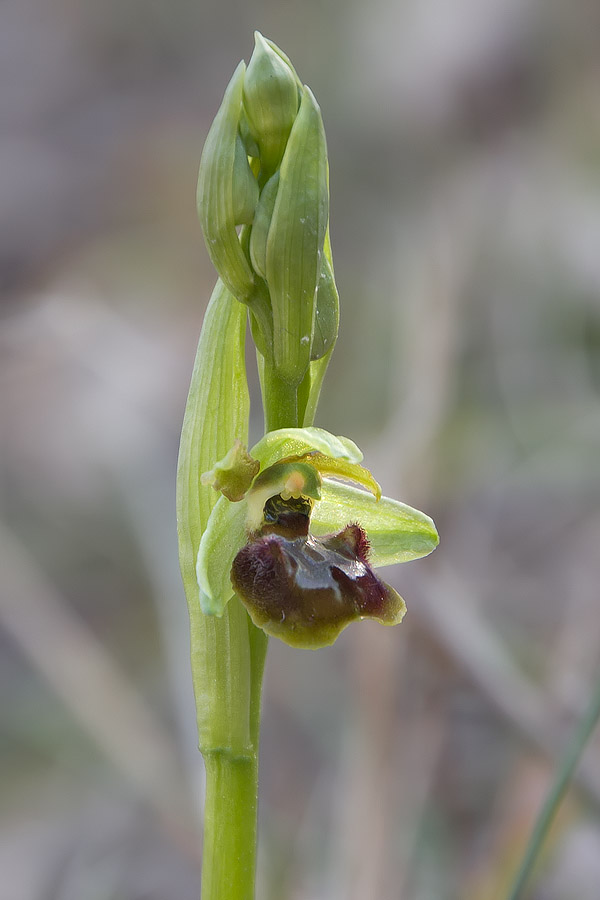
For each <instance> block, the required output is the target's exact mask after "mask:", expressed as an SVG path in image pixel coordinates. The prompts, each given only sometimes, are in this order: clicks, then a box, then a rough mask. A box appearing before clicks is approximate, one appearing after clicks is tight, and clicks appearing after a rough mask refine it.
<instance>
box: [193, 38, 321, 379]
mask: <svg viewBox="0 0 600 900" xmlns="http://www.w3.org/2000/svg"><path fill="white" fill-rule="evenodd" d="M255 39H256V45H255V49H254V53H253V54H252V58H251V60H250V62H249V64H248V67H247V68H246V66H245V64H244V62H240V64H239V65H238V67H237V69H236V70H235V72H234V74H233V77H232V79H231V81H230V82H229V85H228V87H227V90H226V91H225V96H224V98H223V102H222V104H221V107H220V109H219V111H218V113H217V115H216V117H215V120H214V122H213V124H212V126H211V129H210V132H209V134H208V137H207V140H206V144H205V147H204V152H203V154H202V161H201V163H200V176H199V181H198V206H199V213H200V221H201V223H202V229H203V231H204V236H205V239H206V245H207V248H208V252H209V254H210V257H211V260H212V262H213V265H214V266H215V268H216V270H217V272H218V273H219V276H220V278H221V280H222V281H223V283H224V284H225V286H226V287H227V288H228V290H229V291H230V292H231V293H232V294H233V295H234V297H236V299H237V300H239V301H240V302H242V303H245V304H247V305H248V307H249V310H250V320H251V325H252V334H253V337H254V340H255V342H256V345H257V348H258V350H259V352H260V353H261V354H262V355H263V357H265V360H267V361H268V363H269V365H270V366H272V367H273V368H274V370H275V371H276V372H277V374H278V375H279V377H280V378H282V379H284V380H285V381H287V382H288V383H290V384H291V385H299V384H300V382H301V381H302V379H303V378H304V376H305V375H306V373H307V371H308V368H309V365H310V363H311V361H314V360H318V359H321V358H322V357H323V356H325V355H326V354H327V353H329V351H330V350H331V349H332V347H333V345H334V343H335V339H336V337H337V329H338V315H339V314H338V294H337V289H336V286H335V280H334V275H333V267H332V264H331V254H330V250H329V239H328V219H329V188H328V168H327V147H326V142H325V132H324V130H323V122H322V119H321V112H320V109H319V106H318V104H317V102H316V100H315V98H314V96H313V94H312V92H311V91H310V89H309V88H308V87H306V86H303V85H302V83H301V82H300V80H299V78H298V76H297V74H296V72H295V70H294V68H293V66H292V65H291V63H290V61H289V60H288V59H287V57H286V56H285V54H284V53H282V51H281V50H279V48H277V47H276V46H275V45H274V44H272V43H271V42H270V41H268V40H266V39H264V38H263V37H262V36H261V35H260V34H258V33H257V34H256V35H255ZM240 226H241V227H240Z"/></svg>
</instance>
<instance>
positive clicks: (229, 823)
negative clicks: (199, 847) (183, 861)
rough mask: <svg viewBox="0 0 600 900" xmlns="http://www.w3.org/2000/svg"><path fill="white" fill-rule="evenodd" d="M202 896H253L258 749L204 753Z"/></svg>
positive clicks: (229, 899)
mask: <svg viewBox="0 0 600 900" xmlns="http://www.w3.org/2000/svg"><path fill="white" fill-rule="evenodd" d="M204 763H205V766H206V802H205V806H204V853H203V865H202V898H203V900H253V898H254V876H255V869H256V805H257V797H258V754H257V753H254V754H253V755H252V756H238V757H236V756H232V755H231V754H230V753H228V752H227V751H216V752H211V753H206V754H205V756H204Z"/></svg>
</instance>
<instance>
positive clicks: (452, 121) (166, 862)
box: [0, 0, 600, 900]
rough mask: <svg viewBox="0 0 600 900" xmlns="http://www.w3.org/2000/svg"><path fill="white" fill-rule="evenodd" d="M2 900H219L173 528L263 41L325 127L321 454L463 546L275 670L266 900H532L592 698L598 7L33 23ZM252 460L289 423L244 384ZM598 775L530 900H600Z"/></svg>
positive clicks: (486, 4) (11, 26) (262, 882)
mask: <svg viewBox="0 0 600 900" xmlns="http://www.w3.org/2000/svg"><path fill="white" fill-rule="evenodd" d="M0 16H1V24H0V51H1V52H0V56H1V58H2V62H1V71H2V100H1V104H2V108H1V113H0V118H1V121H2V136H1V142H0V187H1V190H0V193H1V196H2V203H1V205H0V281H1V284H2V306H1V310H0V428H1V439H0V452H1V458H0V466H1V469H0V471H1V491H2V513H1V519H0V578H1V582H2V602H1V605H0V647H1V650H2V654H1V658H0V695H1V698H2V701H3V726H2V744H1V750H2V755H3V762H2V773H1V776H0V793H1V794H2V798H3V799H2V804H1V811H0V871H1V872H2V879H1V883H0V898H1V900H55V898H56V900H59V898H60V900H163V898H169V900H192V898H197V897H198V896H199V883H200V881H199V872H200V850H199V848H200V835H201V809H202V791H203V785H202V778H203V774H202V764H201V759H200V756H199V754H198V752H197V750H196V734H195V716H194V707H193V699H192V691H191V678H190V672H189V657H188V633H187V612H186V605H185V600H184V596H183V591H182V587H181V583H180V578H179V572H178V564H177V548H176V539H175V516H174V479H175V467H176V456H177V446H178V436H179V430H180V426H181V420H182V415H183V409H184V405H185V399H186V392H187V387H188V382H189V377H190V372H191V366H192V360H193V355H194V352H195V346H196V342H197V338H198V334H199V330H200V326H201V322H202V316H203V312H204V309H205V306H206V302H207V299H208V297H209V294H210V291H211V289H212V285H213V283H214V280H215V275H214V272H213V270H212V268H211V265H210V263H209V261H208V257H207V254H206V252H205V249H204V245H203V240H202V235H201V232H200V228H199V225H198V223H197V220H196V213H195V183H196V175H197V167H198V161H199V157H200V152H201V149H202V145H203V141H204V138H205V136H206V133H207V130H208V128H209V125H210V122H211V121H212V118H213V116H214V114H215V112H216V110H217V108H218V105H219V102H220V99H221V96H222V93H223V91H224V88H225V85H226V83H227V81H228V79H229V77H230V74H231V73H232V71H233V69H234V67H235V65H236V64H237V62H238V61H239V59H240V58H242V57H243V58H245V59H246V61H247V60H248V59H249V57H250V55H251V52H252V46H253V39H252V32H253V30H254V29H255V28H258V29H260V30H261V31H262V32H263V33H264V34H265V35H267V36H268V37H270V38H272V39H273V40H275V41H276V42H277V43H278V44H279V45H280V46H281V47H282V48H283V49H284V50H285V51H286V52H287V53H288V55H289V56H290V57H291V59H292V61H293V62H294V64H295V66H296V68H297V70H298V72H299V74H300V77H301V78H302V79H303V80H304V81H305V82H307V83H308V84H309V85H310V86H311V87H312V89H313V90H314V92H315V94H316V96H317V98H318V99H319V102H320V104H321V107H322V110H323V117H324V121H325V127H326V131H327V136H328V142H329V159H330V166H331V235H332V243H333V251H334V258H335V264H336V276H337V281H338V286H339V289H340V295H341V302H342V322H341V329H340V336H339V341H338V345H337V349H336V352H335V355H334V358H333V362H332V365H331V368H330V375H329V377H328V379H327V380H326V382H325V389H324V394H323V399H322V404H321V407H320V410H319V413H318V416H317V424H319V425H321V426H323V427H326V428H328V429H329V430H330V431H333V432H334V433H341V434H347V435H349V436H351V437H352V438H354V439H355V440H356V441H357V442H358V443H359V444H360V446H361V447H362V448H363V449H364V450H365V455H366V461H367V464H368V465H369V466H370V467H371V468H372V469H373V471H374V472H375V473H376V475H377V476H378V478H379V480H380V481H381V482H382V485H383V488H384V492H385V493H387V494H390V495H392V496H398V497H401V498H402V499H404V500H405V501H407V502H408V503H411V504H412V505H415V506H418V507H420V508H422V509H425V510H426V511H427V512H428V513H430V514H431V515H432V516H433V517H434V519H435V520H436V522H437V524H438V527H439V530H440V533H441V545H440V547H439V549H438V550H437V551H436V552H435V553H434V554H433V556H431V557H430V558H428V559H427V560H424V561H421V562H418V563H412V564H408V565H405V566H403V567H396V568H394V569H391V570H388V571H387V573H385V574H386V576H387V578H388V580H390V581H391V582H392V583H393V584H394V586H395V587H396V588H397V589H398V590H399V591H400V592H401V593H402V594H403V595H404V596H405V598H406V600H407V604H408V607H409V613H408V615H407V617H406V619H405V622H404V623H403V625H402V627H401V628H397V629H383V628H381V627H379V626H376V625H372V624H371V623H363V624H361V625H359V626H353V627H352V628H350V629H349V630H348V631H346V632H345V633H344V634H343V636H342V637H341V638H340V639H339V641H338V642H337V644H336V645H335V647H334V648H332V649H330V650H328V651H321V652H318V653H312V652H311V651H298V650H292V649H290V648H288V647H285V646H283V645H281V644H279V643H278V642H276V641H272V642H271V648H270V653H269V658H268V662H267V672H266V682H265V692H264V725H263V743H262V757H261V807H260V828H261V840H260V857H259V881H258V891H257V897H258V898H259V900H359V898H360V900H496V898H498V900H501V898H503V897H504V896H505V891H506V888H507V885H508V882H509V880H510V877H511V875H512V873H513V872H514V869H515V866H516V865H517V863H518V860H519V858H520V855H521V853H522V850H523V846H524V842H525V840H526V838H527V835H528V833H529V829H530V827H531V824H532V821H533V819H534V817H535V814H536V811H537V809H538V807H539V804H540V802H541V799H542V797H543V796H544V793H545V791H546V789H547V787H548V785H549V781H550V778H551V775H552V771H553V767H554V765H555V762H556V760H557V758H558V757H559V756H560V754H561V752H562V749H563V747H564V743H565V739H566V738H567V737H568V735H569V734H570V733H571V730H572V727H573V723H574V722H575V721H576V720H577V718H578V717H579V716H580V714H581V712H582V710H583V708H584V707H585V704H586V702H587V698H588V697H589V694H590V691H591V689H592V685H593V684H594V681H595V679H597V678H598V677H599V675H600V671H599V667H600V652H599V651H600V616H599V614H598V600H599V597H598V585H599V583H600V502H599V501H600V477H599V476H600V465H599V459H600V405H599V402H598V401H599V394H600V103H599V99H598V98H599V96H600V6H598V5H597V4H590V3H587V2H585V0H572V2H571V3H569V4H565V3H561V2H558V0H451V2H435V0H400V2H393V0H371V2H370V3H369V4H363V3H359V2H357V0H343V2H342V0H330V2H322V0H305V2H303V3H302V4H294V3H290V2H281V0H278V2H275V0H247V2H244V3H242V2H237V0H220V2H214V0H196V2H189V0H170V2H166V0H118V2H117V0H105V2H104V3H100V2H97V0H96V2H93V0H79V2H72V0H4V2H3V3H2V6H1V8H0ZM252 390H253V402H254V412H253V422H252V433H253V434H252V436H253V437H254V438H256V437H258V436H259V434H260V428H261V414H260V404H259V399H258V394H257V390H256V384H255V381H254V380H253V383H252ZM599 746H600V744H599V741H598V739H596V741H595V743H592V745H591V746H590V747H589V748H588V751H587V752H586V755H585V758H584V760H583V762H582V765H581V767H580V769H579V772H578V775H577V780H576V787H575V789H574V790H573V791H572V792H571V793H570V794H569V797H568V799H567V802H566V803H565V804H564V805H563V807H562V809H561V814H560V816H559V817H558V819H557V821H556V823H555V827H554V828H553V831H552V834H551V838H550V841H549V843H548V844H547V848H546V853H545V855H544V856H543V858H542V860H541V864H540V867H539V870H538V873H537V878H536V881H535V885H534V886H533V887H532V890H531V892H530V896H531V898H534V900H597V898H598V896H600V887H599V885H600V816H599V813H600V757H599V754H598V749H599Z"/></svg>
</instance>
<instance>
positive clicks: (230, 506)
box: [196, 497, 247, 616]
mask: <svg viewBox="0 0 600 900" xmlns="http://www.w3.org/2000/svg"><path fill="white" fill-rule="evenodd" d="M246 514H247V505H246V502H245V501H243V500H242V501H241V503H231V502H230V501H229V500H228V499H227V498H226V497H220V498H219V500H218V501H217V503H216V504H215V507H214V509H213V511H212V513H211V514H210V518H209V520H208V525H207V526H206V531H205V532H204V534H203V535H202V540H201V541H200V549H199V550H198V560H197V562H196V576H197V579H198V586H199V588H200V605H201V607H202V611H203V612H204V613H206V614H207V615H209V616H222V615H223V610H224V609H225V607H226V606H227V603H228V602H229V600H230V599H231V597H232V596H233V588H232V587H231V579H230V574H229V573H230V572H231V566H232V565H233V560H234V559H235V557H236V555H237V553H238V551H239V550H241V548H242V547H243V546H244V544H245V543H246Z"/></svg>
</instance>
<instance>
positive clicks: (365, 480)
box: [306, 453, 381, 500]
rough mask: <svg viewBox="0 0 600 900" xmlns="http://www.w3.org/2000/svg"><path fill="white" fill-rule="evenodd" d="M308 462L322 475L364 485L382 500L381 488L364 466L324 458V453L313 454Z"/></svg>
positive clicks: (342, 460) (307, 458)
mask: <svg viewBox="0 0 600 900" xmlns="http://www.w3.org/2000/svg"><path fill="white" fill-rule="evenodd" d="M306 461H307V462H308V463H310V465H312V466H314V467H315V469H316V470H317V472H319V473H320V474H321V475H332V476H333V477H334V478H343V479H345V480H346V481H354V482H355V483H356V484H362V486H363V487H366V488H367V490H368V491H370V492H371V493H372V494H373V495H374V496H375V499H376V500H379V499H380V498H381V487H380V486H379V484H378V483H377V482H376V481H375V479H374V478H373V476H372V475H371V473H370V472H369V470H368V469H365V467H364V466H359V465H358V464H357V463H351V462H348V461H347V460H345V459H335V458H333V457H331V456H324V455H323V454H322V453H312V454H311V455H310V456H307V457H306Z"/></svg>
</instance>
